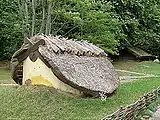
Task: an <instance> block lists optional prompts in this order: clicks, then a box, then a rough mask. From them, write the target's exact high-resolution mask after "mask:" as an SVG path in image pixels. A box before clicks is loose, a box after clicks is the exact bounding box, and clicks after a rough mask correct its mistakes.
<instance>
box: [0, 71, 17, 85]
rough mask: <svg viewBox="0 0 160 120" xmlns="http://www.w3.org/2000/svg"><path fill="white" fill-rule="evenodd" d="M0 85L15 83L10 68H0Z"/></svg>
mask: <svg viewBox="0 0 160 120" xmlns="http://www.w3.org/2000/svg"><path fill="white" fill-rule="evenodd" d="M0 83H15V82H14V81H13V80H12V78H11V73H10V70H9V69H8V68H0Z"/></svg>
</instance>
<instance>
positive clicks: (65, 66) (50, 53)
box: [12, 35, 119, 96]
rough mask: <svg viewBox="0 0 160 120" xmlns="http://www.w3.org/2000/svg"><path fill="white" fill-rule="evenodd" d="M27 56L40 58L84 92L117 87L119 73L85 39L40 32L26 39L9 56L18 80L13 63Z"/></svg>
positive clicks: (107, 90)
mask: <svg viewBox="0 0 160 120" xmlns="http://www.w3.org/2000/svg"><path fill="white" fill-rule="evenodd" d="M28 56H29V57H30V58H31V60H32V61H35V60H36V59H37V57H39V58H40V59H41V60H42V61H43V62H44V63H45V64H46V65H47V66H48V67H50V68H51V69H52V71H53V73H54V74H55V75H56V76H57V78H59V80H61V81H63V82H64V83H66V84H68V85H70V86H72V87H73V88H76V89H78V90H80V91H83V92H84V93H86V94H90V95H93V96H99V95H100V93H103V94H110V93H112V92H114V91H115V90H116V89H117V88H118V87H119V80H118V75H117V73H116V71H115V69H114V67H113V66H112V64H111V62H110V61H109V60H108V59H107V57H106V56H107V55H106V53H105V52H104V51H103V50H102V49H100V48H98V47H97V46H95V45H93V44H92V43H89V42H87V41H77V40H71V39H65V38H63V37H60V36H56V37H53V36H42V35H37V36H34V37H32V38H30V39H28V40H27V41H26V42H25V43H24V44H23V46H22V47H21V49H20V50H19V51H17V52H16V53H15V54H14V55H13V58H12V66H13V67H12V68H13V70H12V71H13V79H14V80H15V81H16V82H17V83H19V82H18V80H16V79H17V77H16V75H17V74H16V72H15V71H16V67H15V66H18V64H19V63H21V62H22V61H23V60H24V59H26V57H28ZM16 60H17V61H18V64H15V63H16V62H15V61H16Z"/></svg>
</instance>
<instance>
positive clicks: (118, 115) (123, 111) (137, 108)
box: [102, 88, 160, 120]
mask: <svg viewBox="0 0 160 120" xmlns="http://www.w3.org/2000/svg"><path fill="white" fill-rule="evenodd" d="M159 96H160V88H157V89H154V90H153V91H151V92H149V93H147V94H144V96H143V97H141V98H140V99H138V100H137V101H136V102H134V103H132V104H130V105H128V106H126V107H121V108H120V109H119V110H117V111H116V112H114V113H113V114H111V115H109V116H107V117H105V118H103V119H102V120H132V119H133V118H134V117H135V116H136V115H138V114H139V113H141V112H142V111H144V110H146V109H147V108H148V106H149V105H150V104H151V103H153V102H154V101H156V99H157V98H158V97H159Z"/></svg>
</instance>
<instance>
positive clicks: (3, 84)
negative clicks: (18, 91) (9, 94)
mask: <svg viewBox="0 0 160 120" xmlns="http://www.w3.org/2000/svg"><path fill="white" fill-rule="evenodd" d="M0 86H19V85H18V84H12V83H9V84H7V83H0Z"/></svg>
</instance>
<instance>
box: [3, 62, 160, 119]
mask: <svg viewBox="0 0 160 120" xmlns="http://www.w3.org/2000/svg"><path fill="white" fill-rule="evenodd" d="M125 65H126V66H125ZM128 65H130V67H131V68H130V67H128ZM115 66H116V68H119V69H124V70H130V71H136V72H144V73H147V74H149V73H151V74H155V75H159V74H160V73H159V70H160V65H159V64H156V63H151V62H144V63H142V62H136V63H135V62H134V63H129V62H128V63H127V64H124V65H123V63H121V64H120V63H117V64H116V65H115ZM138 68H139V69H138ZM13 82H14V81H13V80H11V78H10V72H9V70H8V69H0V83H13ZM159 86H160V78H147V79H140V80H137V81H134V82H129V83H123V84H122V85H121V86H120V88H119V89H118V90H117V92H116V94H114V95H112V96H111V97H109V98H107V100H106V101H102V100H101V99H100V98H97V99H93V98H80V97H75V96H73V95H69V94H66V93H63V92H60V91H56V90H55V89H53V88H50V87H44V86H30V87H27V86H21V87H17V86H14V87H11V86H0V96H1V97H0V103H1V105H0V120H10V119H11V120H12V119H18V120H98V119H101V118H103V117H105V116H106V115H108V114H110V113H112V112H114V111H116V110H117V109H119V108H120V106H124V105H127V104H130V103H132V102H133V101H135V100H137V99H138V98H139V97H141V96H142V95H143V94H144V93H146V92H149V91H151V90H152V89H153V88H157V87H159Z"/></svg>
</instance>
